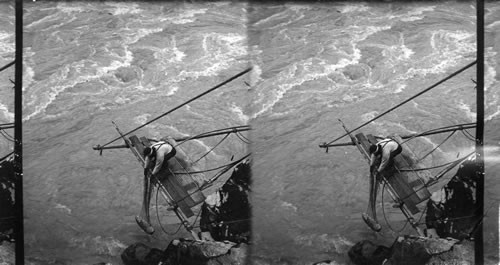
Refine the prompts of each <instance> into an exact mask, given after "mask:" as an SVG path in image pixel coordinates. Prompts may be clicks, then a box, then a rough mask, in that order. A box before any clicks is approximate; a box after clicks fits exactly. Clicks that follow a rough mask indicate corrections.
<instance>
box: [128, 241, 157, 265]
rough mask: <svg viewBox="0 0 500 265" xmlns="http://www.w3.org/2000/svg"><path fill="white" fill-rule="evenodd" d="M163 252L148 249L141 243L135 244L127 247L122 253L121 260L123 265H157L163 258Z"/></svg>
mask: <svg viewBox="0 0 500 265" xmlns="http://www.w3.org/2000/svg"><path fill="white" fill-rule="evenodd" d="M165 257H166V256H165V255H164V253H163V251H161V250H160V249H156V248H150V247H148V246H146V245H145V244H143V243H135V244H132V245H130V246H128V247H127V248H126V249H125V250H124V251H123V253H122V255H121V258H122V261H123V264H125V265H150V264H158V263H160V261H161V260H162V259H163V258H165Z"/></svg>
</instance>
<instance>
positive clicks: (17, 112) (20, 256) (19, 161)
mask: <svg viewBox="0 0 500 265" xmlns="http://www.w3.org/2000/svg"><path fill="white" fill-rule="evenodd" d="M15 1H16V8H15V10H16V67H15V92H14V123H15V127H14V139H15V142H14V172H15V173H14V174H15V177H16V178H15V179H16V183H15V195H14V197H15V203H16V210H17V222H16V223H17V224H16V226H15V231H14V233H15V239H16V264H24V223H23V146H22V143H23V135H22V132H23V130H22V128H23V127H22V120H23V118H22V107H23V102H22V99H23V95H22V93H23V2H22V0H15Z"/></svg>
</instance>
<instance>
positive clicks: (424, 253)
mask: <svg viewBox="0 0 500 265" xmlns="http://www.w3.org/2000/svg"><path fill="white" fill-rule="evenodd" d="M473 251H474V245H473V243H472V242H470V241H464V242H463V243H459V241H458V240H456V239H443V238H438V239H436V238H427V237H413V236H405V237H399V238H398V239H397V240H396V242H395V243H394V245H393V246H392V252H391V257H390V258H389V259H388V260H387V262H386V263H385V265H396V264H408V265H422V264H429V265H430V264H432V265H437V264H443V265H444V264H463V265H466V264H474V252H473ZM457 262H458V263H457Z"/></svg>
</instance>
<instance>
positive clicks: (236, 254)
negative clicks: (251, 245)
mask: <svg viewBox="0 0 500 265" xmlns="http://www.w3.org/2000/svg"><path fill="white" fill-rule="evenodd" d="M164 255H165V258H164V259H163V260H162V264H165V265H174V264H183V265H204V264H207V265H212V264H213V265H215V264H224V265H226V264H228V265H231V264H234V265H236V264H245V261H246V257H247V256H248V245H247V244H244V243H242V244H236V243H232V242H216V241H194V240H183V239H179V240H173V241H172V242H171V243H170V245H169V246H168V247H167V249H166V250H165V252H164Z"/></svg>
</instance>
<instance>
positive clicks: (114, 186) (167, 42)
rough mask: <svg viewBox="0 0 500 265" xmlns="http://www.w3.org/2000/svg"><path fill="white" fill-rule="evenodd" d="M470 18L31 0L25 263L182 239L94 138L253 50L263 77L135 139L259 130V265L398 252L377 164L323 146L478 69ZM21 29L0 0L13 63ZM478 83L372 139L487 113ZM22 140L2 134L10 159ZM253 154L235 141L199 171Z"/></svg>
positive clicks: (376, 126)
mask: <svg viewBox="0 0 500 265" xmlns="http://www.w3.org/2000/svg"><path fill="white" fill-rule="evenodd" d="M486 9H487V12H486V17H485V18H486V34H485V39H486V47H485V48H486V52H485V57H486V68H485V79H486V84H485V86H486V102H485V103H486V127H485V139H486V146H487V148H486V149H485V152H486V155H487V156H486V180H485V182H486V183H485V186H486V195H485V200H486V202H485V208H486V210H487V216H486V218H485V220H484V231H485V232H484V238H485V256H486V258H487V263H488V264H496V262H497V260H498V214H499V213H498V201H499V199H500V194H499V190H500V181H498V179H499V176H498V173H496V172H499V171H500V150H499V145H500V134H499V133H498V131H499V129H500V115H499V114H500V107H499V104H498V98H499V97H500V92H499V91H500V90H499V89H498V85H499V76H498V74H499V73H500V69H499V65H498V63H497V62H499V61H500V53H498V51H499V50H500V47H499V46H498V45H499V43H500V34H499V33H500V22H498V21H499V20H500V4H498V3H495V2H492V3H490V2H488V3H486ZM475 20H476V18H475V8H474V3H472V2H464V1H459V2H455V1H447V2H420V3H419V2H417V3H411V4H410V3H403V2H401V3H385V2H384V3H349V2H343V3H328V4H326V3H323V4H311V3H307V2H302V3H300V2H298V3H296V4H286V5H277V4H254V3H227V2H216V3H210V4H208V3H204V4H192V3H171V2H162V3H153V2H148V3H139V2H136V3H119V2H106V3H103V2H65V3H56V2H41V3H40V2H34V3H31V2H30V3H28V2H26V3H25V9H24V38H25V39H24V45H25V49H24V51H23V52H24V65H23V69H24V77H23V78H24V81H23V86H24V94H23V97H24V108H23V120H24V124H23V131H24V136H23V139H24V185H25V186H24V206H25V208H24V215H25V254H26V261H27V262H28V263H31V264H93V263H97V262H109V263H112V264H119V263H120V261H119V255H120V253H121V251H122V250H123V249H124V248H125V247H126V246H127V245H128V244H131V243H134V242H137V241H142V242H144V243H147V244H149V245H150V246H155V247H159V248H164V247H165V246H166V243H168V241H169V240H170V239H172V238H173V237H174V236H169V235H165V234H162V233H161V232H157V234H156V235H155V236H154V237H149V236H147V235H145V234H144V233H143V232H142V231H141V230H140V229H139V228H138V226H137V225H136V223H135V220H134V215H136V214H138V212H139V209H140V199H141V196H142V194H141V193H142V180H141V175H142V170H141V168H140V166H139V164H138V163H137V162H136V160H135V158H134V157H133V156H132V154H130V152H128V151H127V150H112V151H105V152H104V153H103V156H99V153H98V152H96V151H93V150H92V146H93V145H96V144H103V143H105V142H107V141H108V140H111V139H113V138H115V137H116V136H117V133H116V131H115V129H114V127H113V126H112V124H111V121H115V122H116V123H117V124H118V126H120V128H121V129H122V131H128V130H130V129H133V128H135V127H137V126H139V125H141V124H143V123H144V122H146V121H148V120H150V119H152V118H154V117H156V116H157V115H160V114H161V113H163V112H165V111H167V110H169V109H170V108H172V107H174V106H176V105H178V104H180V103H182V102H184V101H186V100H188V99H189V98H191V97H193V96H194V95H197V94H199V93H201V92H202V91H204V90H206V89H208V88H209V87H211V86H213V85H216V84H217V83H219V82H221V81H223V80H225V79H226V78H229V77H231V76H232V75H234V74H236V73H238V72H240V71H242V70H243V69H245V68H247V66H248V59H249V58H251V61H252V63H253V64H254V72H253V75H252V77H253V78H252V79H250V78H249V77H248V76H245V77H243V78H241V79H238V80H236V81H234V82H232V83H230V84H228V85H227V86H224V87H223V88H221V89H219V90H217V91H216V92H214V93H212V94H210V95H208V96H206V97H204V98H202V99H200V100H197V101H196V102H194V103H192V104H189V105H188V106H186V107H183V108H182V109H180V110H178V111H176V112H174V113H173V114H171V115H168V116H167V117H165V118H163V119H161V120H159V121H158V122H156V123H153V124H151V125H149V126H147V127H145V128H144V129H141V130H140V131H138V132H137V134H138V135H146V136H148V137H156V138H159V137H161V136H165V135H174V136H185V135H193V134H197V133H201V132H205V131H209V130H213V129H218V128H224V127H229V126H234V125H242V124H247V123H251V124H252V126H253V127H254V131H253V133H252V134H251V136H252V139H253V145H252V146H251V150H252V152H253V173H254V175H253V178H254V181H253V187H252V190H253V195H252V203H253V216H254V218H253V230H254V248H253V252H252V256H253V258H254V261H255V263H256V264H308V263H312V262H315V261H320V260H326V259H329V260H333V264H349V260H348V258H347V255H346V253H347V251H348V249H349V247H350V246H352V245H353V244H354V243H356V242H358V241H359V240H362V239H369V240H372V241H374V242H376V243H379V244H385V245H389V244H390V243H392V241H393V240H394V238H395V236H397V235H398V234H399V233H396V232H392V231H391V230H390V229H389V227H388V226H387V225H386V223H385V221H384V219H383V217H382V213H381V211H380V210H381V209H382V207H384V209H385V210H386V217H387V219H388V222H389V224H390V225H391V226H392V228H393V229H394V230H398V229H399V228H401V227H402V226H403V225H404V219H403V217H402V215H401V214H400V213H399V212H398V211H397V210H396V209H392V208H391V207H390V203H389V200H388V199H389V198H388V196H387V195H386V196H385V199H386V201H385V202H384V205H382V204H379V205H378V209H379V219H380V220H381V221H382V224H383V232H381V233H379V234H376V233H373V232H372V231H371V230H369V229H368V228H367V227H366V225H365V224H364V223H363V221H362V220H361V218H360V215H361V212H363V211H365V209H366V206H367V198H368V182H367V171H368V170H367V165H366V162H365V161H364V160H363V159H362V157H361V156H360V154H359V152H358V151H357V150H356V149H355V148H353V147H341V148H332V149H330V150H329V152H328V153H325V150H324V149H320V148H318V144H320V143H323V142H327V141H330V140H332V139H334V138H335V137H337V136H339V135H341V134H342V133H343V132H344V131H343V129H342V127H341V126H340V124H339V122H338V119H339V118H340V119H342V120H343V121H344V122H345V124H346V126H348V127H349V128H354V127H355V126H357V125H359V124H361V123H362V122H363V121H367V120H369V119H370V118H372V117H374V116H375V115H377V114H380V113H381V112H383V111H384V110H386V109H388V108H389V107H391V106H393V105H395V104H396V103H398V102H400V101H402V100H404V99H406V98H408V97H409V96H411V95H414V94H415V93H417V92H418V91H420V90H422V89H424V88H426V87H428V86H430V85H432V84H433V83H435V82H437V81H439V80H440V79H442V78H444V77H446V76H447V75H448V74H450V73H452V72H453V71H455V70H458V69H459V68H461V67H463V66H465V65H466V64H468V63H470V62H472V61H474V59H475V50H476V36H475V31H476V26H475ZM14 37H15V34H14V8H13V5H12V4H11V3H0V65H4V64H6V63H8V62H10V61H12V60H13V59H14ZM13 77H14V69H13V68H10V69H7V70H5V71H3V72H1V73H0V122H1V123H6V122H12V121H13V117H14V114H13V112H14V110H13V109H14V107H13V90H12V89H11V88H12V84H11V83H10V81H9V78H10V79H13ZM471 79H474V80H475V79H476V73H475V67H472V68H470V69H468V70H466V71H464V72H463V73H462V74H460V75H459V76H457V77H455V78H453V79H451V80H449V81H447V82H446V83H444V84H442V85H440V86H438V87H437V88H435V89H433V90H432V91H431V92H429V93H426V94H424V95H423V96H421V97H419V98H418V99H416V100H414V101H412V102H410V103H408V104H406V105H404V106H403V107H401V108H399V109H397V111H395V112H392V113H390V114H388V115H386V116H384V117H383V118H381V119H379V120H377V121H376V122H374V123H372V124H370V125H368V126H367V127H365V128H363V131H364V132H371V133H374V134H379V135H384V134H390V133H400V134H407V133H412V132H421V131H425V130H429V129H431V128H436V127H441V126H446V125H452V124H457V123H465V122H472V121H475V109H476V105H475V90H474V83H473V81H472V80H471ZM245 82H246V84H245ZM248 84H250V85H252V87H251V88H250V87H248ZM249 92H250V93H252V96H249ZM8 132H9V133H10V132H11V131H8ZM471 133H474V131H473V130H471ZM445 137H446V135H441V136H432V137H427V138H422V139H421V140H417V141H416V142H414V143H413V146H414V148H415V149H416V151H417V153H418V154H425V153H426V152H427V151H429V150H431V149H432V148H433V147H434V146H436V145H438V144H439V143H441V141H442V140H444V138H445ZM344 140H347V139H342V140H341V141H344ZM217 142H218V139H203V140H201V141H196V142H192V143H190V144H188V145H186V146H185V148H186V151H187V152H188V153H189V154H191V155H192V156H193V157H194V158H195V159H196V158H197V157H198V156H199V155H200V154H202V153H204V152H205V151H207V150H208V149H209V148H210V147H212V146H214V145H215V144H216V143H217ZM116 143H117V144H121V143H120V142H116ZM472 147H473V143H472V142H471V141H469V140H468V139H467V138H466V137H465V136H464V135H462V134H456V135H454V136H453V137H452V138H450V140H449V141H448V142H446V143H445V144H443V146H441V147H440V148H439V149H438V151H436V152H435V153H433V155H431V156H429V157H428V158H427V159H426V160H424V164H425V165H427V166H431V165H438V164H442V163H444V162H447V161H451V160H453V159H456V158H457V156H458V157H459V156H461V155H463V154H465V153H467V152H468V151H470V150H472ZM11 149H12V143H11V142H9V141H8V140H6V139H4V138H3V137H2V138H0V151H1V152H2V153H1V154H4V153H7V152H9V151H10V150H11ZM246 151H247V147H246V145H245V144H243V143H242V142H241V141H239V140H238V139H235V138H234V137H229V138H228V141H226V142H225V143H224V144H222V145H221V146H220V147H219V148H218V149H216V150H215V152H214V153H213V154H211V155H209V156H207V158H206V159H204V160H202V164H201V166H202V167H212V166H214V165H218V164H220V163H223V162H227V161H229V160H230V159H231V157H232V156H233V155H234V156H235V157H238V156H240V155H242V154H244V153H245V152H246ZM1 154H0V155H1ZM436 188H437V187H433V189H434V190H435V189H436ZM152 213H153V216H154V212H152ZM163 217H164V219H166V220H167V222H165V223H164V226H165V228H166V229H167V231H169V232H173V231H175V230H176V229H177V227H178V224H177V223H175V219H174V218H172V216H171V215H169V216H163ZM155 225H157V224H155ZM157 230H158V231H160V230H159V229H157ZM412 232H413V231H412V230H411V229H409V228H405V229H404V230H403V231H402V232H400V233H412ZM176 236H185V234H183V233H182V232H181V233H179V234H177V235H176Z"/></svg>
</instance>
